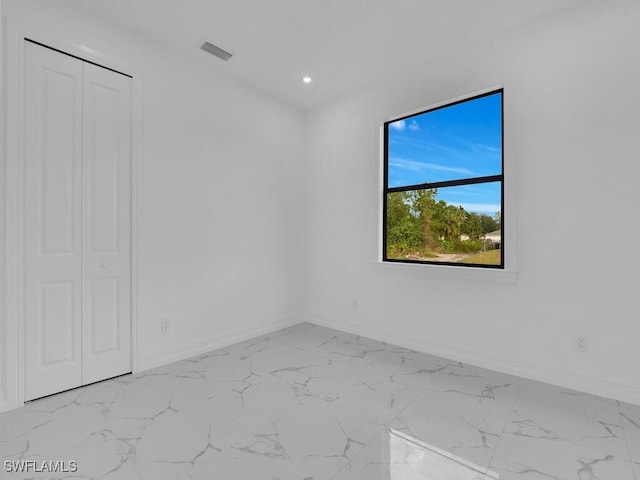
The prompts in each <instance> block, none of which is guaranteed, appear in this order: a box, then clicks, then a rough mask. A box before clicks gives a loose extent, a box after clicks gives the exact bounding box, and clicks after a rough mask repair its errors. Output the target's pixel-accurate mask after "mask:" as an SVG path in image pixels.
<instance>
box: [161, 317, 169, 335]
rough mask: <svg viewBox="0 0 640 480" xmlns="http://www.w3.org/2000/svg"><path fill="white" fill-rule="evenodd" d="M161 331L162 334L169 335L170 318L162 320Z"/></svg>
mask: <svg viewBox="0 0 640 480" xmlns="http://www.w3.org/2000/svg"><path fill="white" fill-rule="evenodd" d="M160 331H161V332H162V333H167V332H168V331H169V319H168V318H162V319H160Z"/></svg>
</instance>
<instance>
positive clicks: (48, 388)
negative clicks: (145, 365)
mask: <svg viewBox="0 0 640 480" xmlns="http://www.w3.org/2000/svg"><path fill="white" fill-rule="evenodd" d="M24 102H25V103H24V105H25V135H24V162H25V164H24V318H25V398H26V399H27V400H29V399H33V398H37V397H41V396H44V395H49V394H51V393H54V392H58V391H61V390H66V389H68V388H72V387H75V386H77V385H79V384H80V382H81V371H82V370H81V358H82V355H81V294H80V289H81V282H80V279H81V260H82V252H81V239H82V235H81V210H80V199H81V183H80V182H81V181H82V178H81V175H80V168H81V165H80V162H81V151H82V150H81V148H82V143H81V136H80V132H81V131H82V130H81V129H82V62H81V61H79V60H77V59H74V58H71V57H67V56H64V55H60V54H57V53H55V52H53V51H51V50H48V49H45V48H42V47H39V46H37V45H33V44H31V43H28V42H26V43H25V91H24Z"/></svg>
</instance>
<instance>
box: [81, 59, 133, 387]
mask: <svg viewBox="0 0 640 480" xmlns="http://www.w3.org/2000/svg"><path fill="white" fill-rule="evenodd" d="M83 110H84V111H83V155H82V157H83V187H84V189H83V199H82V205H83V212H84V213H83V245H84V250H83V256H82V272H83V275H82V277H83V278H82V284H83V287H82V288H83V307H82V317H83V369H82V371H83V373H82V378H83V382H84V383H91V382H94V381H97V380H100V379H103V378H108V377H113V376H115V375H120V374H123V373H127V372H130V371H131V293H130V292H131V79H130V78H129V77H126V76H124V75H120V74H117V73H114V72H112V71H109V70H106V69H104V68H100V67H97V66H95V65H91V64H88V63H85V64H84V109H83Z"/></svg>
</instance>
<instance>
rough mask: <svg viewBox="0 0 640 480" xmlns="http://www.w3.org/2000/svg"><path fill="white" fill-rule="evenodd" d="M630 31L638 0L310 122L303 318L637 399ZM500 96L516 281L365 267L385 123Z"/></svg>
mask: <svg viewBox="0 0 640 480" xmlns="http://www.w3.org/2000/svg"><path fill="white" fill-rule="evenodd" d="M638 25H640V4H638V2H624V1H622V2H616V3H615V4H614V2H590V3H586V4H583V5H582V6H580V7H577V8H575V9H572V10H568V11H565V12H564V13H561V14H558V15H555V16H554V17H553V18H547V19H545V20H544V21H541V22H539V23H537V24H536V25H533V26H531V27H530V28H528V29H526V30H520V31H518V32H512V33H510V34H509V35H508V36H506V37H502V38H498V39H494V40H492V41H491V42H488V43H484V44H481V45H477V46H474V47H473V48H470V49H467V50H464V51H459V52H458V53H457V54H455V55H450V56H447V57H444V58H440V59H439V60H437V61H429V62H425V63H424V64H422V65H420V64H418V65H416V66H415V68H414V69H413V70H411V71H407V72H399V74H398V75H396V76H395V77H394V78H389V79H388V80H386V81H381V82H379V83H378V84H377V85H376V86H374V87H371V88H368V89H365V90H363V91H361V92H359V93H357V94H354V95H351V96H350V97H348V98H346V99H342V100H340V101H338V102H336V103H334V104H331V105H329V106H326V107H325V108H322V109H319V110H317V111H315V112H313V113H312V114H311V115H310V116H309V118H308V129H309V131H308V137H309V139H310V140H309V143H308V157H309V163H308V168H309V171H308V173H307V178H309V181H308V191H309V197H308V201H309V215H310V219H309V248H310V252H309V255H308V258H309V259H310V260H309V278H308V282H307V283H308V293H307V300H308V309H309V311H310V312H311V317H310V318H312V319H313V320H314V321H316V322H319V323H324V324H326V325H330V326H335V327H337V328H342V329H346V330H350V331H353V332H357V333H361V334H363V335H370V336H374V337H377V338H379V339H383V340H391V341H394V342H396V343H400V344H404V345H407V346H411V347H414V348H418V349H422V350H426V351H430V352H434V353H437V354H440V355H445V356H448V357H450V358H454V359H460V360H466V361H469V362H471V363H476V364H479V365H483V366H488V367H491V368H495V369H497V370H503V371H507V372H512V373H517V374H520V375H524V376H528V377H532V378H536V379H541V380H545V381H549V382H551V383H558V384H562V385H565V386H570V387H576V388H580V389H583V390H586V391H591V392H594V393H600V394H604V395H610V396H614V397H617V398H621V399H625V400H628V401H635V402H636V403H640V369H638V365H640V348H638V345H637V342H638V339H640V321H639V320H640V319H639V318H638V308H637V295H638V293H637V292H638V280H637V273H638V272H639V271H640V255H638V253H637V244H638V238H640V224H639V222H638V221H637V220H636V219H637V218H638V205H639V202H638V197H637V192H638V178H640V162H638V159H637V158H638V152H639V151H640V135H639V134H638V128H639V127H640V122H639V116H638V115H639V114H638V112H640V96H639V95H638V86H639V85H640V64H639V63H638V62H637V45H639V44H640V29H638ZM426 48H429V46H426ZM380 68H381V75H385V76H387V77H388V75H386V74H385V73H382V70H383V69H384V59H382V60H381V64H380ZM496 84H503V85H504V88H505V102H506V105H505V121H506V126H505V129H506V138H505V151H506V162H507V164H508V166H510V167H512V168H513V167H515V171H514V177H515V178H514V180H515V182H512V184H511V185H509V186H508V188H512V189H513V190H514V193H515V196H512V197H511V198H507V209H508V208H509V207H510V208H511V210H510V215H511V217H512V218H511V220H512V221H511V225H507V228H510V227H511V228H512V227H513V226H514V225H513V224H514V223H515V227H516V228H517V250H516V256H517V264H516V266H517V270H518V272H519V273H518V275H517V278H516V279H515V281H511V280H508V279H507V278H504V279H500V275H485V274H480V273H479V274H476V275H472V274H468V275H457V274H453V273H451V271H448V272H443V271H442V268H446V267H439V268H438V267H415V268H409V267H404V268H403V267H402V266H395V265H390V266H386V265H385V266H381V265H376V262H375V260H376V258H377V257H378V255H379V253H378V227H379V223H378V205H379V201H380V196H379V158H380V156H379V127H380V124H381V123H382V122H383V121H384V120H386V119H388V118H389V117H391V116H394V115H397V114H400V113H403V112H407V111H411V110H415V109H417V108H420V107H426V106H428V105H430V104H433V103H436V102H440V101H444V100H447V99H449V98H453V97H457V96H459V95H463V94H466V93H470V92H474V91H477V90H479V89H483V88H486V87H490V86H493V85H496ZM507 212H509V210H507ZM505 248H507V249H508V248H514V246H513V245H508V244H507V245H505ZM495 277H498V279H496V278H495ZM503 280H504V281H503ZM354 299H356V300H357V308H354V304H353V300H354ZM578 333H586V334H588V335H589V336H590V345H589V347H590V351H589V352H588V354H584V353H578V352H576V351H575V343H574V342H575V336H576V334H578Z"/></svg>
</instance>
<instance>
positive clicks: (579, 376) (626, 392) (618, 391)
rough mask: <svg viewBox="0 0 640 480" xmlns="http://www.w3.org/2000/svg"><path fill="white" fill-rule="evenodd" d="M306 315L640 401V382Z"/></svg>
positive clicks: (526, 375) (508, 370) (321, 322)
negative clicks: (639, 383)
mask: <svg viewBox="0 0 640 480" xmlns="http://www.w3.org/2000/svg"><path fill="white" fill-rule="evenodd" d="M306 319H307V321H309V322H311V323H315V324H317V325H322V326H325V327H329V328H335V329H336V330H342V331H345V332H348V333H352V334H355V335H361V336H364V337H369V338H372V339H374V340H379V341H381V342H385V343H391V344H394V345H398V346H400V347H405V348H410V349H412V350H416V351H419V352H424V353H428V354H431V355H436V356H438V357H444V358H447V359H450V360H454V361H457V362H462V363H467V364H470V365H475V366H478V367H481V368H487V369H490V370H495V371H498V372H502V373H507V374H510V375H515V376H518V377H523V378H527V379H530V380H536V381H539V382H544V383H550V384H552V385H557V386H560V387H563V388H569V389H572V390H578V391H581V392H586V393H590V394H593V395H598V396H601V397H607V398H612V399H615V400H620V401H623V402H628V403H633V404H635V405H640V385H637V384H633V383H631V382H628V381H625V380H622V379H616V378H611V377H602V376H598V375H587V374H584V373H583V372H579V371H575V370H570V369H567V368H557V367H551V366H549V365H543V364H540V363H533V362H524V361H522V360H518V359H516V358H513V357H510V356H507V355H502V354H497V353H491V352H482V351H473V350H469V349H465V348H460V347H457V346H454V345H445V344H441V343H437V342H433V341H431V340H428V339H424V338H417V337H416V336H413V335H412V336H409V335H404V334H399V333H398V332H395V331H391V330H389V329H386V328H379V327H373V326H371V325H363V324H360V323H355V322H351V321H345V320H335V319H330V318H327V317H323V316H321V315H316V314H310V315H307V317H306Z"/></svg>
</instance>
